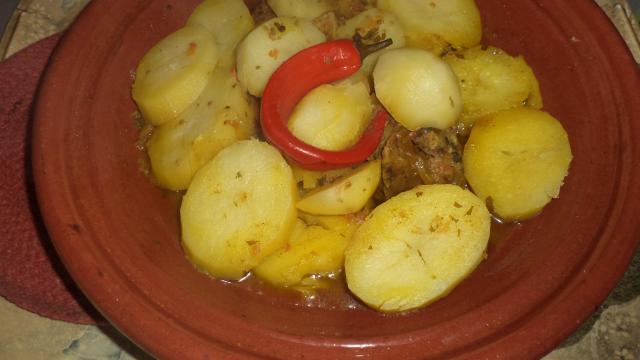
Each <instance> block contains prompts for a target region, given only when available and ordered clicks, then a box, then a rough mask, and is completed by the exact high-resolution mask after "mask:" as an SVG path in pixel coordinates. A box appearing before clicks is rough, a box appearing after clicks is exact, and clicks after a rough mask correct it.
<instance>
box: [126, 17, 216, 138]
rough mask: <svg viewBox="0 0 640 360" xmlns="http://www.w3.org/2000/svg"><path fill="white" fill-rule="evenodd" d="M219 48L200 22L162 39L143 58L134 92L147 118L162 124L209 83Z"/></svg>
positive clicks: (181, 109)
mask: <svg viewBox="0 0 640 360" xmlns="http://www.w3.org/2000/svg"><path fill="white" fill-rule="evenodd" d="M218 57H219V53H218V48H217V46H216V42H215V40H214V38H213V37H212V36H211V34H210V33H209V32H208V31H207V30H206V29H205V28H203V27H201V26H186V27H183V28H181V29H180V30H178V31H176V32H174V33H172V34H170V35H169V36H167V37H165V38H164V39H162V40H160V42H159V43H157V44H156V45H155V46H154V47H153V48H151V50H149V51H148V52H147V53H146V55H145V56H144V57H143V58H142V60H140V63H139V64H138V68H137V69H136V79H135V81H134V83H133V88H132V91H131V94H132V96H133V100H135V102H136V104H138V108H139V109H140V112H141V113H142V116H143V117H144V119H145V120H146V121H148V122H150V123H151V124H153V125H162V124H164V123H167V122H169V121H172V120H174V119H176V117H178V115H179V114H180V113H182V112H183V111H184V110H185V109H186V108H187V107H188V106H189V105H191V103H193V102H194V101H195V100H196V99H197V98H198V96H200V93H202V90H203V89H204V87H205V86H206V85H207V82H208V81H209V77H210V76H211V73H212V72H213V69H214V68H215V67H216V64H217V63H218Z"/></svg>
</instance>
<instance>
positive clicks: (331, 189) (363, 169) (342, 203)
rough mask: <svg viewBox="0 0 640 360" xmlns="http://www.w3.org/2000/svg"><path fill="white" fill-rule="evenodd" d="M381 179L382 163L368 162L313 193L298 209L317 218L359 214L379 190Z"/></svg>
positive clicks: (304, 198) (309, 194) (376, 161)
mask: <svg viewBox="0 0 640 360" xmlns="http://www.w3.org/2000/svg"><path fill="white" fill-rule="evenodd" d="M380 176H381V168H380V160H373V161H369V162H366V163H364V164H363V165H360V166H359V167H358V168H357V169H355V170H354V171H353V172H352V173H351V174H348V175H346V176H344V177H342V178H340V179H338V180H336V181H334V182H332V183H330V184H327V185H324V186H321V187H319V188H317V189H315V190H313V191H311V192H309V193H308V194H307V195H305V196H304V197H303V198H302V199H300V201H298V204H297V207H298V209H299V210H302V211H304V212H308V213H311V214H314V215H344V214H350V213H354V212H358V211H360V210H362V208H363V207H364V206H365V205H366V204H367V201H369V199H370V198H371V196H372V195H373V193H374V192H375V191H376V188H377V187H378V184H379V183H380Z"/></svg>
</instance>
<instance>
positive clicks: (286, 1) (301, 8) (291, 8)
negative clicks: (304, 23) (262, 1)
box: [267, 0, 332, 20]
mask: <svg viewBox="0 0 640 360" xmlns="http://www.w3.org/2000/svg"><path fill="white" fill-rule="evenodd" d="M267 4H269V7H271V9H273V12H275V13H276V15H278V16H287V17H296V18H301V19H307V20H312V19H313V18H315V17H318V16H320V15H322V14H323V13H325V12H327V11H331V10H332V6H331V5H332V4H331V0H267Z"/></svg>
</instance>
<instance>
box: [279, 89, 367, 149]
mask: <svg viewBox="0 0 640 360" xmlns="http://www.w3.org/2000/svg"><path fill="white" fill-rule="evenodd" d="M373 111H374V104H373V101H372V99H371V96H369V87H368V86H367V85H366V84H365V83H363V82H356V83H354V84H350V83H344V82H343V83H340V84H323V85H320V86H318V87H317V88H315V89H313V90H311V91H310V92H309V93H308V94H307V95H305V96H304V97H303V98H302V100H301V101H300V102H299V103H298V105H297V106H296V107H295V109H294V110H293V113H292V114H291V117H290V118H289V122H288V124H287V126H288V128H289V130H291V132H292V133H293V135H295V136H296V137H297V138H298V139H300V140H302V141H304V142H305V143H307V144H311V145H313V146H315V147H317V148H320V149H324V150H329V151H339V150H344V149H347V148H350V147H351V146H353V145H355V144H356V143H357V142H358V140H359V139H360V137H361V136H362V134H363V133H364V130H365V129H366V128H367V126H368V125H369V122H370V121H371V117H372V115H373Z"/></svg>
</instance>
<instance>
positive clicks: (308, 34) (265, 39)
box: [237, 17, 325, 97]
mask: <svg viewBox="0 0 640 360" xmlns="http://www.w3.org/2000/svg"><path fill="white" fill-rule="evenodd" d="M324 41H325V36H324V34H323V33H322V32H321V31H320V30H318V29H317V28H316V27H315V26H313V24H311V22H310V21H308V20H302V19H296V18H287V17H277V18H273V19H271V20H269V21H267V22H265V23H263V24H261V25H260V26H258V27H257V28H255V29H253V31H251V32H250V33H249V35H247V37H246V38H245V39H244V40H243V41H242V42H241V43H240V45H238V49H237V61H238V66H237V69H238V78H239V79H240V83H241V84H242V85H243V86H244V88H245V89H247V90H248V91H249V93H250V94H251V95H254V96H258V97H260V96H262V92H263V91H264V88H265V86H266V85H267V82H268V81H269V78H270V77H271V74H273V73H274V72H275V71H276V69H277V68H278V67H280V65H281V64H282V63H283V62H285V60H287V59H288V58H289V57H291V56H292V55H294V54H296V53H297V52H298V51H300V50H302V49H305V48H308V47H310V46H313V45H316V44H318V43H321V42H324Z"/></svg>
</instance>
